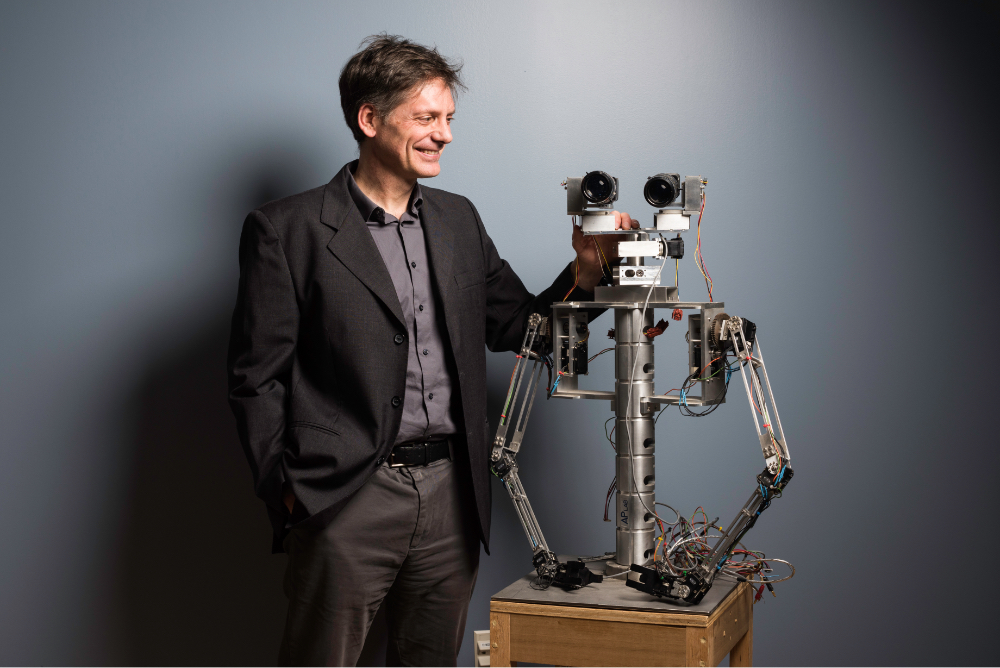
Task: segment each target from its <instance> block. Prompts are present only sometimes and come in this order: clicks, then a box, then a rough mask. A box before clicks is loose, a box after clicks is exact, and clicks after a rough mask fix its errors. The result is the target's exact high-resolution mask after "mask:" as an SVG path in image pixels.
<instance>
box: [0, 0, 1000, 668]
mask: <svg viewBox="0 0 1000 668" xmlns="http://www.w3.org/2000/svg"><path fill="white" fill-rule="evenodd" d="M947 8H948V9H947V12H944V11H942V9H944V6H941V7H938V6H926V7H925V6H920V5H917V4H915V3H899V4H888V3H884V2H882V3H857V4H850V3H843V2H826V3H799V2H740V3H735V2H733V3H702V2H619V3H597V2H593V3H580V2H560V3H557V2H523V3H518V2H508V3H503V4H500V3H485V2H462V3H447V2H441V1H434V0H430V1H428V2H423V3H404V2H396V3H390V2H367V3H335V2H327V3H305V2H300V3H280V4H279V3H270V2H256V3H249V2H244V3H223V2H216V3H210V4H206V3H179V2H170V3H167V2H161V3H127V2H119V3H114V2H88V3H80V2H66V3H51V2H50V3H31V4H27V3H5V4H3V6H2V8H0V91H2V92H0V128H2V130H0V132H2V137H3V143H2V154H0V155H2V159H0V169H2V173H0V202H2V208H0V211H2V225H3V226H2V229H0V233H2V243H0V287H2V290H0V313H2V317H0V439H2V440H0V446H2V464H0V535H2V537H3V538H2V546H3V549H2V551H0V663H4V664H10V663H14V664H40V663H46V664H50V663H56V664H59V663H70V664H90V663H102V664H103V663H111V664H116V663H167V664H191V663H194V664H215V663H232V664H261V663H265V664H266V663H271V662H273V660H274V658H275V656H276V651H277V645H278V642H279V638H280V631H281V624H282V619H283V612H284V610H283V605H284V603H283V598H282V594H281V574H282V570H283V565H284V557H281V556H272V555H270V554H269V552H268V545H269V533H268V526H267V522H266V519H265V516H264V511H263V508H262V507H261V506H260V505H259V504H258V502H256V501H255V499H254V498H253V496H252V492H251V485H250V476H249V472H248V470H247V467H246V464H245V462H244V461H243V455H242V454H241V452H240V449H239V446H238V443H237V440H236V436H235V431H234V429H233V423H232V418H231V417H230V415H229V413H228V408H227V406H226V404H225V400H224V396H225V374H224V351H225V340H226V335H227V331H228V323H227V319H228V316H229V314H230V312H231V311H230V309H231V308H232V305H233V299H234V296H235V286H236V280H237V265H236V245H237V239H238V235H239V229H240V225H241V222H242V219H243V216H244V215H245V213H246V212H247V211H248V210H249V209H251V208H253V207H254V206H256V205H258V204H260V203H262V202H264V201H267V200H269V199H274V198H276V197H279V196H283V195H287V194H291V193H294V192H297V191H299V190H303V189H306V188H309V187H313V186H316V185H319V184H321V183H324V182H325V181H327V180H328V179H329V178H330V177H331V176H332V175H333V174H334V173H335V172H336V170H337V169H338V168H339V167H340V166H341V165H342V164H343V163H344V162H346V161H348V160H350V159H352V157H353V156H354V154H355V149H354V146H353V145H352V142H351V139H350V135H349V133H348V131H347V129H346V127H345V126H344V124H343V121H342V120H341V117H340V111H339V105H338V96H337V92H336V78H337V74H338V72H339V68H340V67H341V66H342V64H343V63H344V61H345V60H346V59H347V58H348V57H349V55H350V54H351V53H352V52H353V51H354V49H355V48H356V46H357V44H358V42H359V41H360V40H361V39H362V38H363V37H364V36H365V35H368V34H370V33H373V32H378V31H381V30H388V31H390V32H399V33H405V34H407V35H409V36H411V37H412V38H415V39H417V40H420V41H423V42H426V43H435V44H437V45H438V46H439V47H440V48H441V50H442V51H443V52H444V53H446V54H451V55H457V56H461V57H463V58H464V59H465V62H466V73H467V77H468V83H469V88H470V91H469V93H468V94H467V95H465V96H464V97H463V98H462V99H461V100H460V103H459V113H458V117H457V119H456V121H455V124H454V132H455V142H454V144H452V145H451V146H450V147H449V148H448V150H447V151H446V153H445V158H444V169H443V174H442V176H441V177H439V178H437V179H436V180H435V182H434V183H433V185H435V186H438V187H442V188H446V189H449V190H453V191H457V192H460V193H462V194H464V195H467V196H468V197H470V198H471V199H472V200H473V201H474V202H475V203H476V204H477V206H478V207H479V210H480V211H481V212H482V214H483V217H484V219H485V221H486V223H487V227H488V229H489V230H490V232H491V234H492V235H493V238H494V240H495V241H496V244H497V247H498V248H499V249H500V252H501V254H502V255H504V256H505V257H506V258H507V259H508V260H509V261H510V262H511V264H512V265H513V266H514V268H515V269H516V270H517V271H518V272H519V274H520V275H521V276H522V277H523V279H524V280H525V282H526V283H527V285H528V286H529V287H530V288H532V289H536V290H537V289H541V288H543V287H545V286H546V285H547V282H548V281H549V280H550V278H551V277H552V276H553V275H554V274H555V272H556V270H557V269H559V268H560V267H561V266H563V265H564V264H565V263H566V262H567V261H568V260H569V259H570V258H571V251H570V247H569V222H568V220H567V218H566V217H565V216H564V214H563V212H564V209H562V207H563V202H564V200H563V198H564V194H563V191H562V189H561V188H560V187H559V182H560V181H561V180H562V179H563V178H564V177H566V176H568V175H579V174H581V173H582V172H583V171H585V170H589V169H596V168H599V169H606V170H609V171H611V172H613V173H614V174H616V175H617V176H619V177H620V179H621V182H622V186H623V190H624V195H623V197H622V200H621V202H620V204H621V208H623V209H624V210H627V211H630V212H632V213H633V214H635V215H638V216H640V217H642V218H645V219H648V218H649V216H650V215H651V211H650V209H649V207H648V206H647V205H646V204H645V203H644V202H643V201H642V199H641V196H640V192H641V184H642V181H643V180H644V177H646V176H648V175H649V174H651V173H654V172H657V171H679V172H682V173H700V174H705V175H708V177H709V189H708V205H707V208H706V213H705V219H704V234H703V243H704V247H703V252H704V256H705V259H706V262H707V265H708V268H709V270H710V271H711V272H712V276H713V278H714V279H715V286H716V288H715V294H716V296H717V298H719V299H722V300H725V301H726V302H727V304H728V305H729V310H730V312H737V313H739V314H742V315H746V316H747V317H750V318H751V319H753V320H755V321H756V322H758V323H759V325H760V333H761V338H762V340H763V343H764V346H765V347H766V349H767V359H768V361H769V363H770V366H771V367H772V370H771V379H772V381H773V382H774V385H775V391H776V393H777V397H778V399H779V404H780V408H781V411H782V417H783V422H784V425H785V427H786V431H787V433H788V437H789V442H790V446H791V450H792V453H793V457H794V459H795V468H796V472H797V474H796V477H795V481H794V483H793V484H792V485H791V486H790V487H789V490H788V492H787V494H786V495H785V498H783V499H782V500H781V501H780V502H777V503H775V504H774V506H773V507H772V510H770V511H769V512H768V513H767V515H765V517H764V519H763V520H762V521H761V522H760V523H759V524H758V527H757V528H756V529H755V530H754V532H753V533H752V534H751V536H750V537H749V539H748V542H749V544H750V545H751V546H753V547H756V548H758V549H761V550H764V551H766V552H767V553H768V554H769V555H771V556H780V557H785V558H787V559H790V560H791V561H793V562H794V563H795V564H796V566H797V567H798V574H797V576H796V577H795V578H794V579H793V580H792V581H790V582H789V583H787V584H785V585H783V586H780V587H779V588H778V598H777V599H772V598H770V597H768V598H767V599H766V603H765V604H764V605H760V606H757V608H756V611H755V624H754V628H755V633H756V639H755V643H754V645H755V652H756V658H757V661H758V663H762V664H881V663H889V664H947V663H984V662H995V660H996V655H995V653H994V652H992V651H991V649H992V647H991V645H992V640H991V638H992V635H993V634H992V631H993V630H994V628H995V625H996V622H997V621H998V620H997V614H996V612H995V610H996V608H995V606H994V605H993V603H992V601H993V599H994V598H995V597H996V595H997V594H998V588H997V584H996V580H995V578H994V577H993V576H992V575H993V574H992V573H991V572H990V571H991V569H990V568H989V563H990V562H989V559H990V558H991V557H992V556H993V554H994V553H995V551H996V548H997V538H996V533H995V528H994V524H995V522H994V516H995V513H996V511H997V510H998V492H997V486H996V484H995V482H994V479H995V477H996V474H997V473H998V468H1000V467H998V456H997V449H996V447H995V445H996V442H997V438H996V431H995V428H993V424H994V421H993V419H992V417H993V416H992V414H991V411H990V409H991V408H992V404H993V401H992V399H994V398H995V397H996V391H995V389H994V388H995V383H993V382H991V381H992V379H991V374H992V371H993V369H992V367H991V366H990V364H991V362H992V361H993V358H994V357H995V354H996V353H995V351H994V350H993V346H991V345H990V344H991V343H992V342H993V340H994V336H993V332H992V331H991V327H995V326H996V324H997V317H996V309H995V304H996V300H995V297H994V292H995V288H996V285H997V279H998V272H997V265H996V262H995V255H996V251H997V247H998V243H997V242H998V238H997V232H996V228H995V225H994V224H995V222H996V215H995V214H994V213H993V212H994V211H995V210H996V205H997V204H998V202H997V200H998V195H997V190H996V188H995V186H994V184H993V181H994V180H995V179H996V177H997V175H998V174H997V171H998V170H997V169H996V167H995V165H994V163H993V159H994V155H995V154H996V149H997V134H996V132H995V130H994V129H993V115H994V114H995V110H996V106H995V98H994V97H993V96H994V94H993V92H992V89H994V88H995V87H996V72H997V69H996V66H997V58H996V56H995V45H996V39H997V18H998V16H997V12H996V9H995V5H988V4H970V5H956V4H949V5H947ZM687 241H688V249H689V257H688V258H686V259H685V261H684V263H683V267H682V269H681V277H680V285H681V294H682V296H684V297H685V298H687V299H704V298H705V296H706V293H705V287H704V284H703V283H702V282H700V276H699V275H698V273H697V271H696V269H695V267H694V265H693V262H692V261H691V259H690V252H691V251H690V249H693V245H694V237H693V235H688V237H687ZM607 318H608V316H605V320H606V319H607ZM608 326H610V325H608ZM599 329H600V327H599V326H598V327H595V331H599ZM681 329H682V328H681V327H677V326H675V327H672V328H671V329H670V330H669V331H667V333H666V334H665V335H664V336H663V337H661V338H660V339H658V342H657V349H658V350H657V356H658V363H657V373H658V377H659V379H660V380H659V381H658V388H659V389H661V390H666V389H669V388H670V387H674V386H676V382H678V381H679V380H681V378H682V375H683V365H684V362H683V359H684V344H683V340H682V339H683V336H682V332H681V331H680V330H681ZM599 338H600V337H599ZM596 345H597V344H596V342H595V346H596ZM606 357H607V356H606ZM512 361H513V360H512V356H511V355H509V354H507V355H494V356H491V358H490V362H489V363H490V371H491V373H492V377H493V386H492V396H491V401H492V406H493V408H492V413H493V414H494V415H495V414H497V413H498V410H499V407H498V395H499V394H500V393H501V392H502V391H503V386H504V383H505V380H506V378H507V375H508V374H509V369H510V366H511V364H512ZM609 361H610V360H607V359H606V358H601V360H600V361H599V362H598V363H595V365H594V372H593V374H592V375H593V379H592V382H593V384H594V385H606V384H608V382H609V380H608V379H609V378H610V366H609V364H608V362H609ZM734 394H735V393H734ZM743 403H744V399H743V397H742V391H741V392H740V393H738V394H735V396H733V398H732V401H731V402H730V403H729V404H727V405H726V406H724V407H723V408H721V409H720V410H719V411H717V412H716V413H715V414H714V415H713V416H711V417H710V418H706V419H702V420H695V419H691V418H684V419H682V418H681V417H680V416H679V415H678V414H677V413H675V412H671V413H668V414H667V415H665V416H664V417H663V419H661V420H660V422H659V425H658V431H659V434H658V438H657V443H658V446H659V447H658V470H657V480H658V482H659V485H658V490H657V495H658V499H659V500H662V501H666V502H668V503H671V504H673V505H676V506H678V507H679V508H682V509H684V510H686V511H687V512H691V511H692V510H693V509H694V508H695V507H696V506H698V505H699V504H704V505H705V506H706V507H707V508H708V509H709V514H710V515H712V516H716V515H721V516H723V517H724V518H728V517H729V516H731V515H732V514H734V513H735V511H736V510H737V508H738V507H739V505H740V504H741V503H742V502H743V501H744V500H745V497H746V496H747V495H748V494H749V492H750V490H751V485H752V477H753V475H755V474H756V473H757V472H758V471H759V469H760V459H759V451H758V450H757V446H756V445H755V440H754V439H753V436H752V433H751V431H750V430H751V425H750V419H749V416H748V415H747V408H746V407H745V406H744V405H743ZM536 410H537V412H536V413H535V414H534V417H533V424H532V425H531V428H530V440H529V442H527V443H526V445H525V451H524V453H523V455H522V457H521V461H522V469H523V472H524V480H525V484H526V486H527V489H528V490H529V492H530V494H531V495H532V500H533V501H534V503H535V505H536V509H537V511H538V515H539V517H540V519H541V521H542V522H543V526H544V528H545V530H546V532H547V534H548V538H549V541H550V543H551V544H552V545H553V546H554V547H556V549H558V550H559V551H561V552H566V553H572V552H575V553H600V552H603V551H605V550H607V549H611V548H612V547H613V540H614V538H613V531H614V530H613V526H612V525H611V524H605V523H603V522H601V514H602V506H603V500H604V492H605V490H606V489H607V486H608V483H609V482H610V478H611V476H612V466H611V464H612V454H613V453H612V452H611V450H610V447H609V446H608V445H607V444H606V442H605V441H604V440H603V436H602V423H603V421H604V420H605V418H606V417H608V415H609V413H608V412H607V407H606V406H605V405H604V404H590V403H583V402H557V401H551V402H547V403H544V404H541V405H540V406H539V407H538V408H537V409H536ZM494 491H495V494H494V497H495V499H496V501H497V503H496V504H495V509H494V526H495V529H494V549H493V556H491V557H489V558H484V561H483V565H482V570H481V575H480V580H479V586H478V588H477V591H476V594H475V597H474V599H473V602H472V608H471V611H470V622H469V631H470V635H471V630H472V629H476V628H486V626H487V614H488V613H487V608H488V604H487V602H488V599H489V596H490V595H491V594H493V593H494V592H496V591H498V590H499V589H500V588H502V587H503V586H505V585H506V584H508V583H509V582H511V581H512V580H514V579H515V578H517V577H519V576H520V575H522V574H523V573H524V572H526V571H527V570H528V569H529V568H530V565H529V561H528V557H529V552H528V549H527V546H526V545H525V543H524V539H523V536H522V535H521V533H520V529H519V527H518V526H517V524H516V518H515V517H514V515H513V513H512V511H511V509H510V507H509V504H508V503H507V502H506V500H505V498H504V496H503V492H502V491H501V490H500V489H499V488H497V489H496V490H494ZM470 644H471V643H466V646H465V647H464V648H463V655H462V659H463V661H465V662H466V663H469V662H471V649H470V647H469V645H470Z"/></svg>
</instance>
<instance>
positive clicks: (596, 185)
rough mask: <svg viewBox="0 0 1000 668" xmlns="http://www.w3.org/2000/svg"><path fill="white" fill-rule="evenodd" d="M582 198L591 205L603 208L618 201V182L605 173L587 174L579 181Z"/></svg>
mask: <svg viewBox="0 0 1000 668" xmlns="http://www.w3.org/2000/svg"><path fill="white" fill-rule="evenodd" d="M580 190H582V191H583V197H584V199H586V200H587V201H588V202H590V203H591V204H595V205H597V206H603V205H605V204H611V203H612V202H614V201H615V200H616V199H618V182H617V181H616V180H615V178H614V177H613V176H611V175H610V174H608V173H607V172H601V171H596V172H587V175H586V176H584V177H583V179H582V180H581V181H580Z"/></svg>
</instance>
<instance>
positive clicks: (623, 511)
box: [618, 493, 632, 529]
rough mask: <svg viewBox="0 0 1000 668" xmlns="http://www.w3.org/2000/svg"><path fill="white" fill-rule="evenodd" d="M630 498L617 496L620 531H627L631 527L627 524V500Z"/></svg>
mask: <svg viewBox="0 0 1000 668" xmlns="http://www.w3.org/2000/svg"><path fill="white" fill-rule="evenodd" d="M631 498H632V497H629V496H625V495H623V494H620V493H619V494H618V526H619V527H620V528H622V529H628V528H629V527H631V526H632V523H631V522H629V505H630V504H629V500H630V499H631Z"/></svg>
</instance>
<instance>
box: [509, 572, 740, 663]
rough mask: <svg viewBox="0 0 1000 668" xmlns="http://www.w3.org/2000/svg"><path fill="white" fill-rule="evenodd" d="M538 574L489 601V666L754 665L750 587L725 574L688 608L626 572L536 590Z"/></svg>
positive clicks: (528, 577) (523, 579)
mask: <svg viewBox="0 0 1000 668" xmlns="http://www.w3.org/2000/svg"><path fill="white" fill-rule="evenodd" d="M596 566H597V567H600V564H597V565H596ZM591 568H592V569H593V570H597V568H594V567H593V566H592V567H591ZM534 576H535V574H534V573H531V574H530V575H528V576H525V577H524V578H521V579H520V580H518V581H517V582H515V583H513V584H512V585H510V586H509V587H507V588H505V589H504V590H503V591H501V592H499V593H498V594H496V595H495V596H494V597H493V598H492V599H491V600H490V665H491V666H515V665H517V662H518V661H525V662H529V663H545V664H551V665H555V666H717V665H718V664H719V662H721V661H722V659H723V657H725V656H726V654H729V665H730V666H750V665H752V663H753V590H752V588H751V587H750V586H749V585H747V584H738V583H736V582H732V581H730V580H728V579H722V578H720V579H719V580H717V581H716V583H715V585H714V586H713V587H712V589H711V590H710V591H709V592H708V594H707V595H706V596H705V599H704V600H702V602H701V603H699V604H698V605H697V606H687V607H684V606H677V605H671V604H669V603H667V602H665V601H664V600H662V599H657V598H655V597H653V596H650V595H648V594H644V593H642V592H640V591H637V590H635V589H631V588H628V587H626V586H625V583H624V581H623V580H622V578H621V577H617V578H610V579H605V581H604V582H602V583H600V584H596V585H588V586H587V587H584V588H582V589H577V590H575V591H569V592H567V591H563V590H561V589H558V588H556V587H550V588H549V589H546V590H544V591H538V590H535V589H532V588H531V586H530V585H531V582H532V581H533V580H534Z"/></svg>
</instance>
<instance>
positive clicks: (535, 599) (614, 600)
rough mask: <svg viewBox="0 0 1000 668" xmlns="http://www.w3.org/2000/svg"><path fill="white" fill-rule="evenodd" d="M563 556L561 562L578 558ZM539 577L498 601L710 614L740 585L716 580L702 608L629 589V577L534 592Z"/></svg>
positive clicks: (520, 582) (500, 595)
mask: <svg viewBox="0 0 1000 668" xmlns="http://www.w3.org/2000/svg"><path fill="white" fill-rule="evenodd" d="M575 558H576V557H567V556H563V555H560V556H559V559H560V560H566V559H575ZM603 563H604V562H600V561H597V562H588V563H587V567H588V568H590V569H591V570H597V571H600V570H601V569H602V568H603ZM535 577H536V574H535V572H534V571H532V572H531V573H529V574H528V575H526V576H524V577H523V578H521V579H520V580H518V581H517V582H514V583H513V584H511V585H510V586H508V587H505V588H504V589H502V590H501V591H499V592H498V593H496V594H495V595H494V596H493V600H494V601H513V602H515V603H541V604H549V605H569V606H576V607H587V608H597V607H600V608H611V609H615V610H638V611H640V612H671V613H690V614H698V615H707V614H710V613H711V612H712V611H713V610H715V608H717V607H718V606H719V604H720V603H722V601H724V600H725V599H726V597H727V596H729V593H730V592H731V591H732V590H733V589H735V588H736V585H737V584H738V583H737V582H736V581H735V580H733V579H731V578H728V577H719V578H716V580H715V583H714V584H713V585H712V588H711V589H710V590H709V591H708V593H707V594H705V598H703V599H702V601H701V603H699V604H698V605H684V604H683V603H681V604H676V603H672V602H669V601H667V600H666V599H662V598H656V597H655V596H651V595H649V594H646V593H645V592H641V591H639V590H637V589H632V588H631V587H626V586H625V581H624V578H625V576H618V577H614V578H608V579H605V580H604V582H599V583H596V584H590V585H587V586H586V587H582V588H580V589H574V590H572V591H565V590H563V589H560V588H559V587H549V588H548V589H545V590H542V591H539V590H537V589H532V587H531V583H532V582H534V580H535Z"/></svg>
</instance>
